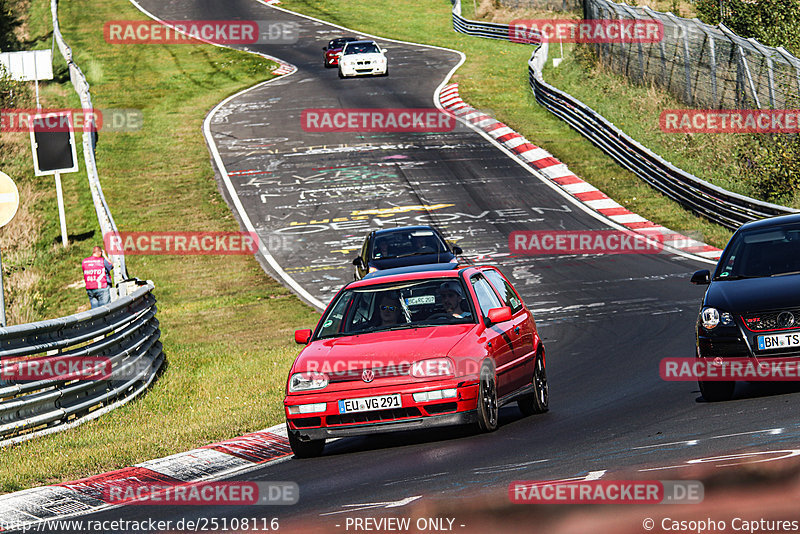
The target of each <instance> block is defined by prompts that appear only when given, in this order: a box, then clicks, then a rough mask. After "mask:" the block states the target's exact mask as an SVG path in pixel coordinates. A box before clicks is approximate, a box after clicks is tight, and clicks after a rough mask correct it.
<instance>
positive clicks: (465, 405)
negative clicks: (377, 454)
mask: <svg viewBox="0 0 800 534" xmlns="http://www.w3.org/2000/svg"><path fill="white" fill-rule="evenodd" d="M452 388H455V389H456V396H455V397H451V398H444V399H439V400H431V401H426V402H417V401H415V400H414V397H413V394H414V393H419V392H423V391H435V390H441V389H452ZM397 393H399V394H400V395H401V407H400V408H390V409H385V410H376V411H369V412H354V413H345V414H341V413H339V403H338V401H339V400H344V399H354V398H361V397H374V396H380V395H392V394H397ZM323 402H324V403H326V409H325V411H324V412H317V413H309V414H290V413H289V406H297V405H302V404H313V403H323ZM477 406H478V382H477V380H469V381H465V380H463V379H461V380H457V379H449V380H442V381H436V382H422V383H411V384H403V385H387V386H383V387H379V388H374V389H368V390H365V389H353V390H343V391H337V392H335V393H310V394H309V393H307V394H291V395H287V397H286V399H285V400H284V409H285V412H286V421H287V423H288V427H289V431H290V432H292V433H293V434H295V436H296V437H298V438H299V439H301V440H304V441H305V440H312V439H326V438H335V437H343V436H358V435H362V434H369V433H377V432H392V431H400V430H413V429H419V428H429V427H433V426H447V425H460V424H468V423H472V422H475V421H477Z"/></svg>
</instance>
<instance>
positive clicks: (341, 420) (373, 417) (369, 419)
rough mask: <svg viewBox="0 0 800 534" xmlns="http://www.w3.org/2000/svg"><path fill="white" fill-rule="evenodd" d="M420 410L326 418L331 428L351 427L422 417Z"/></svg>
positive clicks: (410, 409) (377, 411)
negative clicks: (334, 426)
mask: <svg viewBox="0 0 800 534" xmlns="http://www.w3.org/2000/svg"><path fill="white" fill-rule="evenodd" d="M421 415H422V412H420V411H419V408H393V409H391V410H376V411H374V412H360V413H344V414H341V415H329V416H328V417H326V420H327V422H328V425H329V426H333V425H349V424H354V423H380V422H381V421H393V420H395V419H406V418H409V417H420V416H421Z"/></svg>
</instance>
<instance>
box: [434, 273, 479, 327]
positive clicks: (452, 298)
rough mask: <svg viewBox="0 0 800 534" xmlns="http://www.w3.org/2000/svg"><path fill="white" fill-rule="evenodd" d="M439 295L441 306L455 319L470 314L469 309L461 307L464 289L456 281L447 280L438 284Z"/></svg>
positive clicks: (469, 315)
mask: <svg viewBox="0 0 800 534" xmlns="http://www.w3.org/2000/svg"><path fill="white" fill-rule="evenodd" d="M439 297H440V298H441V299H442V306H443V307H444V311H445V312H446V313H447V314H448V315H451V316H453V317H455V318H456V319H465V318H467V317H471V316H472V314H471V313H470V312H469V310H464V309H462V308H461V301H462V300H464V289H463V288H462V287H461V284H459V283H458V282H454V281H448V282H444V283H443V284H442V285H440V286H439Z"/></svg>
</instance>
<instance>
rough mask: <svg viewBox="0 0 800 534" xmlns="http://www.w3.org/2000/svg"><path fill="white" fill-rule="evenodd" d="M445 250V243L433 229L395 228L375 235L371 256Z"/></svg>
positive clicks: (376, 257)
mask: <svg viewBox="0 0 800 534" xmlns="http://www.w3.org/2000/svg"><path fill="white" fill-rule="evenodd" d="M445 252H447V245H445V244H444V242H443V241H442V239H441V238H440V237H439V235H438V234H437V233H436V232H434V231H433V230H424V229H422V230H419V229H418V230H397V231H392V232H386V233H380V234H376V235H375V241H374V243H373V244H372V254H371V257H372V259H373V260H385V259H389V258H405V257H407V256H417V255H422V254H443V253H445Z"/></svg>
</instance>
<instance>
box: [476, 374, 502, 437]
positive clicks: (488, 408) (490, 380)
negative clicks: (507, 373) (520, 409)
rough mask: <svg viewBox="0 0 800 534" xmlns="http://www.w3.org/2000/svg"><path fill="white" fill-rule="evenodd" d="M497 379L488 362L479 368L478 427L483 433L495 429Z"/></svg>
mask: <svg viewBox="0 0 800 534" xmlns="http://www.w3.org/2000/svg"><path fill="white" fill-rule="evenodd" d="M498 411H499V407H498V405H497V377H495V374H494V368H493V367H492V365H491V364H490V363H488V362H483V365H482V366H481V379H480V384H479V386H478V427H479V428H480V429H481V430H482V431H484V432H492V431H493V430H496V429H497V415H498Z"/></svg>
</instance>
